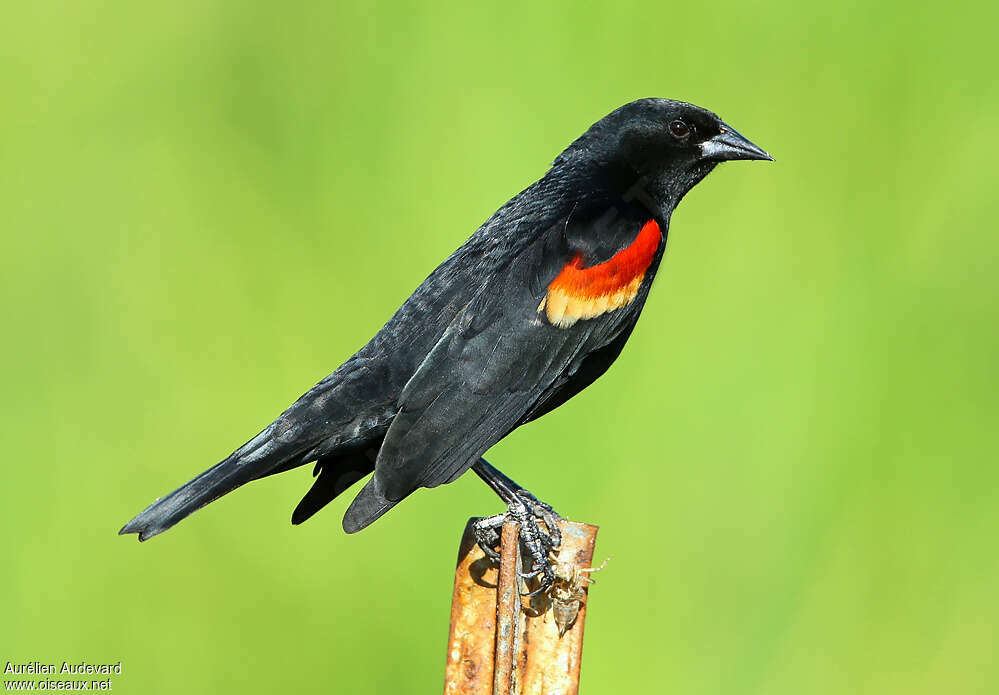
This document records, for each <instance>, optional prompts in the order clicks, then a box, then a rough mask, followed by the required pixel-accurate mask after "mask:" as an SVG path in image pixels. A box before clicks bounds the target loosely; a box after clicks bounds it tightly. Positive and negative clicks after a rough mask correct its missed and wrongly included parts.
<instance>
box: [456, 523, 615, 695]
mask: <svg viewBox="0 0 999 695" xmlns="http://www.w3.org/2000/svg"><path fill="white" fill-rule="evenodd" d="M474 522H475V519H470V520H469V522H468V524H467V525H466V526H465V533H464V535H463V536H462V540H461V546H460V548H459V551H458V567H457V569H456V571H455V577H454V595H453V598H452V605H451V634H450V637H449V638H448V658H447V669H446V671H445V683H444V694H445V695H575V693H576V692H577V691H578V689H579V668H580V662H581V658H582V650H583V627H584V624H585V620H586V608H587V603H588V599H587V589H588V586H589V584H590V583H591V582H592V580H590V579H589V576H588V573H589V572H592V571H594V570H595V569H596V568H592V567H591V564H592V561H593V547H594V543H595V542H596V535H597V527H596V526H590V525H588V524H579V523H575V522H571V521H564V522H559V528H560V530H561V531H562V545H561V547H559V548H558V556H557V557H556V558H554V563H555V564H554V569H555V574H556V582H555V586H554V587H553V588H552V589H551V590H550V591H549V592H547V594H543V595H538V596H534V597H527V596H522V593H526V591H527V588H528V587H525V585H524V583H523V582H522V581H520V580H519V579H518V576H517V572H518V571H522V570H521V569H520V568H521V560H520V544H519V542H518V531H519V529H518V527H517V524H516V523H514V522H508V523H506V524H504V526H503V534H502V541H501V548H500V566H499V567H498V568H497V567H496V565H495V564H494V563H492V562H491V561H490V560H489V559H488V558H487V557H485V555H484V554H483V553H482V550H481V549H480V548H479V547H478V546H477V545H476V543H475V536H474V534H473V533H472V524H473V523H474Z"/></svg>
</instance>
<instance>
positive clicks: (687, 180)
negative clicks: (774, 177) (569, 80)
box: [555, 99, 773, 209]
mask: <svg viewBox="0 0 999 695" xmlns="http://www.w3.org/2000/svg"><path fill="white" fill-rule="evenodd" d="M734 159H764V160H770V161H773V157H771V156H770V155H769V154H767V152H766V151H764V150H763V149H762V148H760V147H758V146H757V145H754V144H753V143H752V142H750V141H749V140H747V139H746V138H744V137H743V136H742V135H740V134H739V133H738V132H737V131H736V130H735V129H734V128H732V127H731V126H729V125H727V124H726V123H725V122H724V121H722V120H721V119H720V118H719V117H718V116H716V115H715V114H713V113H712V112H710V111H708V110H707V109H702V108H701V107H699V106H694V105H693V104H688V103H686V102H682V101H672V100H670V99H639V100H637V101H633V102H631V103H628V104H625V105H624V106H622V107H621V108H619V109H616V110H615V111H612V112H611V113H610V114H608V115H607V116H604V117H603V118H601V119H600V120H599V121H597V122H596V123H594V124H593V125H592V126H591V127H590V129H589V130H587V131H586V132H585V133H584V134H583V135H582V136H580V137H579V138H578V139H577V140H576V141H575V142H573V143H572V144H571V145H570V146H569V147H568V148H567V149H566V150H565V152H563V153H562V154H561V155H560V156H559V158H558V159H557V160H556V162H555V165H556V166H559V165H568V166H572V165H573V164H575V165H577V166H580V167H581V168H582V169H589V170H591V171H592V169H593V168H594V167H596V168H597V169H598V170H603V171H606V172H612V173H613V179H614V180H618V179H619V180H620V183H619V185H622V186H625V187H628V186H632V185H634V182H636V181H638V180H642V181H645V182H647V183H648V185H649V187H650V188H651V189H652V192H653V193H654V194H655V195H654V197H655V198H657V199H658V202H660V204H663V205H665V206H667V207H668V208H670V209H671V208H672V207H673V206H675V205H676V203H678V202H679V201H680V198H682V197H683V195H684V194H685V193H687V191H689V190H690V189H691V188H692V187H693V186H694V185H695V184H696V183H697V182H698V181H700V180H701V179H703V178H704V177H705V176H707V174H708V173H709V172H710V171H711V170H712V169H713V168H714V167H715V166H716V165H717V164H718V163H719V162H724V161H729V160H734Z"/></svg>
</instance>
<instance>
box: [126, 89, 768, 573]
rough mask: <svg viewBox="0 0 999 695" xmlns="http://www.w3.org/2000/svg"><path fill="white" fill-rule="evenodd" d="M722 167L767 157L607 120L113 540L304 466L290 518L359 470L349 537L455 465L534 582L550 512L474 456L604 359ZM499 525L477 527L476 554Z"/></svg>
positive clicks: (603, 366)
mask: <svg viewBox="0 0 999 695" xmlns="http://www.w3.org/2000/svg"><path fill="white" fill-rule="evenodd" d="M734 159H766V160H772V158H771V157H770V155H768V154H767V153H766V152H764V151H763V150H762V149H760V148H759V147H757V146H756V145H754V144H753V143H751V142H749V140H747V139H746V138H744V137H742V136H741V135H739V133H737V132H736V131H735V130H733V129H732V128H730V127H729V126H728V125H726V124H725V123H723V122H722V121H721V119H719V118H718V116H716V115H715V114H713V113H711V112H710V111H706V110H705V109H702V108H699V107H697V106H694V105H692V104H687V103H684V102H679V101H671V100H667V99H640V100H638V101H633V102H631V103H629V104H626V105H624V106H622V107H621V108H619V109H617V110H615V111H613V112H612V113H611V114H609V115H608V116H606V117H604V118H602V119H600V120H599V121H597V122H596V123H595V124H594V125H593V126H591V127H590V128H589V130H587V131H586V132H585V133H583V135H582V136H580V137H579V138H578V139H576V141H575V142H573V143H572V144H571V145H569V147H567V148H566V149H565V151H564V152H562V154H560V155H559V156H558V157H557V158H556V159H555V161H554V162H553V163H552V166H551V168H550V169H549V170H548V172H547V173H546V174H545V175H544V176H543V177H542V178H541V179H540V180H539V181H537V182H535V183H534V184H532V185H531V186H529V187H528V188H526V189H525V190H524V191H523V192H521V193H520V194H518V195H517V196H515V197H514V198H513V199H511V200H510V201H509V202H507V203H506V204H505V205H503V207H501V208H500V209H499V210H497V211H496V213H495V214H493V216H492V217H490V218H489V219H488V220H487V221H486V222H485V224H483V225H482V226H481V227H479V229H478V231H476V232H475V234H473V235H472V237H471V238H470V239H468V241H466V242H465V243H464V244H463V245H462V246H461V248H459V249H458V250H457V251H455V252H454V253H453V254H452V255H451V256H450V258H448V259H447V260H446V261H444V262H443V263H442V264H441V265H440V266H439V267H438V268H437V269H436V270H435V271H434V272H433V273H431V275H430V276H429V277H428V278H427V279H426V280H425V281H424V282H423V284H421V285H420V286H419V287H418V288H417V289H416V291H415V292H414V293H413V294H412V296H410V297H409V299H407V300H406V302H405V303H404V304H403V305H402V307H401V308H400V309H399V310H398V311H397V312H396V313H395V315H394V316H393V317H392V318H391V319H389V321H388V323H386V324H385V326H384V327H383V328H382V329H381V330H380V331H378V333H377V334H376V335H375V336H374V337H373V338H372V339H371V341H370V342H368V344H367V345H365V346H364V347H363V348H361V350H359V351H358V352H357V354H355V355H354V356H353V357H351V358H350V359H348V360H347V361H346V362H345V363H344V364H343V365H342V366H340V368H339V369H337V370H336V371H335V372H333V373H332V374H330V375H329V376H328V377H326V378H325V379H323V380H322V381H320V382H319V383H318V384H316V386H314V387H313V388H312V389H311V390H309V391H308V393H306V394H305V395H303V396H302V397H301V398H299V399H298V400H297V401H296V402H295V403H294V404H293V405H292V406H291V407H290V408H288V409H287V410H286V411H285V412H284V413H282V414H281V416H280V417H278V418H277V419H276V420H275V421H274V422H272V423H271V424H270V425H268V426H267V428H266V429H264V431H263V432H261V433H260V434H258V435H257V436H256V437H254V438H253V439H251V440H250V441H249V442H247V443H246V444H244V445H243V446H241V447H240V448H239V449H237V450H236V451H234V452H233V453H232V454H231V455H230V456H228V457H227V458H226V459H225V460H223V461H222V462H221V463H219V464H217V465H215V466H214V467H212V468H209V469H208V470H207V471H205V472H204V473H202V474H201V475H199V476H197V477H196V478H194V479H193V480H192V481H190V482H189V483H187V484H186V485H183V486H182V487H180V488H178V489H177V490H175V491H173V492H172V493H170V494H169V495H167V496H166V497H164V498H162V499H159V500H157V501H156V502H154V503H153V504H152V505H150V506H149V507H148V508H146V509H145V510H144V511H143V512H142V513H141V514H139V515H138V516H136V517H135V518H134V519H132V520H131V521H130V522H128V524H126V525H125V527H124V528H122V529H121V531H120V533H122V534H125V533H138V534H139V540H140V541H141V540H146V539H147V538H150V537H152V536H155V535H156V534H158V533H161V532H163V531H165V530H167V529H168V528H170V527H171V526H173V525H174V524H176V523H177V522H178V521H180V520H181V519H183V518H184V517H186V516H188V515H189V514H191V513H192V512H194V511H196V510H197V509H200V508H201V507H203V506H204V505H206V504H208V503H209V502H211V501H213V500H216V499H218V498H219V497H221V496H222V495H224V494H226V493H228V492H231V491H232V490H235V489H236V488H237V487H239V486H241V485H243V484H244V483H248V482H250V481H251V480H257V479H258V478H263V477H265V476H268V475H272V474H274V473H281V472H283V471H287V470H290V469H292V468H296V467H298V466H301V465H304V464H306V463H310V462H313V461H315V462H316V467H315V473H314V475H315V476H316V480H315V482H314V484H313V485H312V488H311V489H310V490H309V491H308V493H306V495H305V497H304V498H303V499H302V501H301V502H300V503H299V505H298V506H297V507H296V509H295V511H294V513H293V514H292V519H291V520H292V523H293V524H300V523H302V522H303V521H305V520H306V519H308V518H309V517H311V516H312V515H313V514H315V513H316V512H317V511H318V510H319V509H321V508H322V507H324V506H325V505H326V504H328V503H329V502H330V501H331V500H333V499H334V498H335V497H336V496H337V495H339V494H340V493H342V492H343V491H344V490H346V489H347V488H349V487H351V486H352V485H353V484H354V483H355V482H357V481H358V480H359V479H361V478H362V477H364V476H366V475H368V474H369V473H372V472H374V475H373V476H371V478H370V479H369V480H368V481H367V483H366V484H365V485H364V486H363V487H362V488H361V490H360V492H359V493H358V494H357V496H356V497H355V498H354V501H353V502H352V503H351V505H350V507H349V508H348V509H347V512H346V515H345V516H344V518H343V528H344V530H345V531H347V532H348V533H354V532H356V531H360V530H361V529H363V528H364V527H365V526H367V525H368V524H370V523H372V522H373V521H375V520H376V519H378V518H379V517H380V516H381V515H382V514H384V513H385V512H387V511H388V510H389V509H391V508H392V507H393V506H395V505H396V504H398V503H399V502H401V501H402V500H403V499H405V498H406V497H407V496H408V495H410V494H411V493H412V492H414V491H415V490H416V489H417V488H421V487H435V486H437V485H441V484H443V483H450V482H452V481H453V480H455V479H456V478H457V477H458V476H460V475H461V474H462V473H464V472H465V471H467V470H468V469H469V468H472V469H473V470H475V472H476V473H477V474H478V475H479V476H480V477H482V478H483V479H484V480H485V481H486V482H487V483H488V484H489V485H490V486H491V487H492V488H493V489H494V490H495V491H496V492H497V493H498V494H499V495H500V497H501V498H502V499H503V500H504V502H506V503H507V505H508V508H509V511H508V512H507V514H508V515H512V516H513V517H515V518H517V519H518V520H519V521H521V523H522V525H521V529H522V531H521V533H522V540H523V541H524V543H525V546H526V547H527V549H528V550H529V552H530V554H531V555H532V556H533V559H534V564H533V572H532V573H531V574H532V575H540V580H539V581H540V583H541V588H545V587H547V586H548V585H550V583H551V578H552V575H551V570H550V567H549V562H548V559H547V558H548V553H549V551H550V550H551V548H552V547H554V546H557V545H558V543H559V538H558V531H557V526H555V524H554V517H555V515H554V512H552V509H551V507H549V506H548V505H546V504H543V503H541V502H539V501H538V500H537V499H535V498H534V497H533V496H532V495H531V494H530V493H528V492H527V491H526V490H524V489H523V488H521V487H520V486H519V485H516V484H515V483H513V481H511V480H510V479H509V478H507V477H505V476H503V475H502V474H501V473H500V472H499V471H497V470H496V469H495V468H493V467H492V466H490V465H489V464H488V463H486V461H485V460H484V459H483V458H482V456H483V455H484V454H485V452H486V451H487V450H488V449H489V448H490V447H491V446H493V445H494V444H495V443H496V442H498V441H499V440H500V439H502V438H503V437H505V436H506V435H508V434H509V433H510V432H512V431H513V430H514V429H516V428H517V427H518V426H520V425H522V424H524V423H526V422H530V421H531V420H534V419H536V418H538V417H540V416H542V415H544V414H545V413H547V412H548V411H550V410H552V409H553V408H556V407H558V406H559V405H561V404H562V403H564V402H565V401H566V400H568V399H569V398H571V397H572V396H574V395H576V394H577V393H579V391H581V390H582V389H584V388H585V387H586V386H588V385H589V384H591V383H592V382H593V381H594V380H595V379H596V378H597V377H599V376H600V375H601V374H603V373H604V372H605V371H606V370H607V368H608V367H609V366H610V365H611V363H612V362H614V360H615V359H616V358H617V356H618V354H620V352H621V348H622V347H624V344H625V342H626V341H627V340H628V337H629V336H630V335H631V332H632V330H633V329H634V327H635V323H636V321H637V320H638V316H639V314H640V313H641V310H642V307H643V306H644V304H645V300H646V297H647V296H648V293H649V288H650V287H651V285H652V280H653V278H654V277H655V274H656V271H657V270H658V268H659V263H660V261H661V260H662V256H663V251H664V249H665V245H666V232H667V229H668V226H669V220H670V215H671V214H672V212H673V210H674V208H675V207H676V205H677V203H679V202H680V199H681V198H683V196H684V195H685V194H686V193H687V191H689V190H690V189H691V188H692V187H693V186H694V185H695V184H697V183H698V182H699V181H700V180H701V179H703V178H704V177H705V176H707V174H708V173H709V172H710V171H711V170H712V169H713V168H714V167H715V165H716V164H718V163H719V162H722V161H727V160H734ZM504 516H505V515H497V516H495V517H491V518H489V519H485V520H483V521H482V522H480V525H479V528H478V531H479V538H480V542H481V543H482V544H483V546H484V547H485V548H486V549H487V550H488V551H489V552H492V551H491V549H490V548H489V546H490V545H491V544H492V543H494V542H495V540H496V532H495V531H496V528H497V527H498V526H499V524H500V523H501V521H502V519H503V518H504ZM539 520H543V521H545V524H544V525H545V527H546V529H547V531H542V530H541V528H540V526H539V525H538V521H539Z"/></svg>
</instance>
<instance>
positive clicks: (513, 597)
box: [493, 521, 521, 695]
mask: <svg viewBox="0 0 999 695" xmlns="http://www.w3.org/2000/svg"><path fill="white" fill-rule="evenodd" d="M519 531H520V527H519V526H518V525H517V524H516V523H513V522H510V521H508V522H507V523H505V524H503V536H502V540H501V541H500V567H499V581H498V582H497V587H496V668H495V670H494V672H493V695H511V693H514V692H516V691H515V689H514V673H513V664H514V658H515V656H516V654H517V651H518V650H517V647H518V646H520V645H519V644H518V643H519V641H520V640H519V639H518V637H519V636H520V625H521V620H520V580H519V579H518V577H517V572H518V570H519V569H520V562H519V552H520V533H519Z"/></svg>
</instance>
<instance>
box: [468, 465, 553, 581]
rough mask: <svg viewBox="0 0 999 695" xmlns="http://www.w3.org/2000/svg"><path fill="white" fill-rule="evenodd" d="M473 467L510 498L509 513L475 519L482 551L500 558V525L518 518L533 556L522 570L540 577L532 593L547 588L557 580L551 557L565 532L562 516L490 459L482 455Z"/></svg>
mask: <svg viewBox="0 0 999 695" xmlns="http://www.w3.org/2000/svg"><path fill="white" fill-rule="evenodd" d="M472 470H473V471H475V473H476V474H477V475H478V476H479V477H480V478H482V480H484V481H485V483H486V484H487V485H488V486H489V487H491V488H492V489H493V491H494V492H495V493H496V494H497V495H499V497H500V499H502V500H503V501H504V502H506V505H507V512H506V514H497V515H496V516H490V517H486V518H484V519H480V520H479V521H477V522H476V523H475V539H476V541H477V542H478V544H479V547H481V548H482V551H483V552H484V553H485V554H486V555H487V556H489V557H490V558H492V559H493V560H497V559H498V558H499V554H498V553H497V552H496V550H495V549H494V546H495V545H496V543H497V542H498V541H499V533H498V530H497V529H499V528H502V526H503V523H504V522H506V521H515V522H517V524H518V526H519V528H520V542H521V544H522V545H523V547H524V550H526V551H527V554H528V555H530V557H531V571H530V572H526V573H523V574H521V576H522V577H524V578H525V579H530V578H532V577H539V579H538V582H539V588H538V589H537V590H535V591H532V592H531V593H530V594H528V595H529V596H533V595H535V594H538V593H541V592H543V591H546V590H547V589H548V588H549V587H550V586H551V585H552V584H553V583H554V582H555V575H554V573H553V572H552V564H551V560H550V559H549V555H550V554H551V551H552V549H554V548H557V547H559V546H560V545H561V544H562V534H561V531H560V530H559V527H558V522H559V521H561V520H562V517H560V516H559V515H558V514H557V513H556V512H555V510H554V509H552V508H551V506H549V505H547V504H545V503H544V502H542V501H540V500H539V499H538V498H537V497H535V496H534V495H532V494H531V493H530V492H528V491H527V490H525V489H524V488H522V487H521V486H520V485H517V483H515V482H513V481H512V480H510V479H509V478H507V477H506V476H505V475H503V474H502V473H500V472H499V471H498V470H496V469H495V468H493V467H492V466H491V465H489V463H488V462H487V461H486V460H485V459H482V458H480V459H479V460H478V462H477V463H475V464H474V465H473V466H472ZM539 520H541V521H543V522H544V524H545V530H544V531H542V530H541V527H540V526H539V525H538V521H539Z"/></svg>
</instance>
